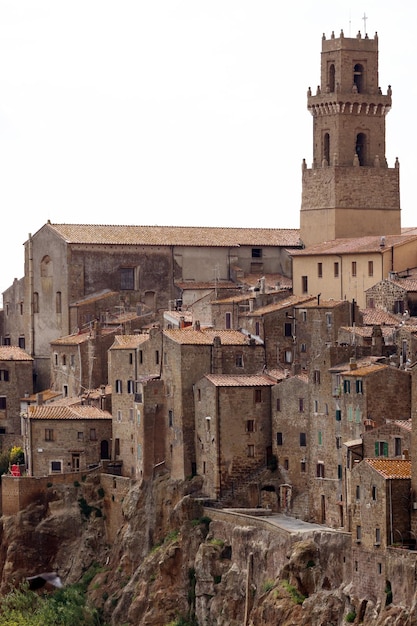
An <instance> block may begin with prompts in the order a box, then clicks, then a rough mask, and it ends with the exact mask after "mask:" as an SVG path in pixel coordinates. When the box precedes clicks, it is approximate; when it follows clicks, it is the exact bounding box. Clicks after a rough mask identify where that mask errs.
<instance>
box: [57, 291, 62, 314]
mask: <svg viewBox="0 0 417 626" xmlns="http://www.w3.org/2000/svg"><path fill="white" fill-rule="evenodd" d="M55 311H56V313H62V298H61V292H60V291H57V292H56V294H55Z"/></svg>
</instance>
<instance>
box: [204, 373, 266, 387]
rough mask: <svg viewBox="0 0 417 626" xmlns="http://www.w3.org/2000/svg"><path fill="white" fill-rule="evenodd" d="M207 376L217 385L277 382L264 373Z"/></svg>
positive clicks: (260, 385)
mask: <svg viewBox="0 0 417 626" xmlns="http://www.w3.org/2000/svg"><path fill="white" fill-rule="evenodd" d="M205 378H207V380H209V381H210V382H211V383H213V385H215V386H216V387H271V386H272V385H274V384H275V383H274V381H273V380H272V379H271V378H269V377H268V376H264V375H262V374H246V375H245V374H241V375H231V374H207V375H206V376H205Z"/></svg>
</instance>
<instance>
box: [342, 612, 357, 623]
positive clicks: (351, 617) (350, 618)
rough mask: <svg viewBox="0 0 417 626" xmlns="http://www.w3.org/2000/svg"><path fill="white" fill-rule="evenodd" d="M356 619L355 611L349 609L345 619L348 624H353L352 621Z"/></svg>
mask: <svg viewBox="0 0 417 626" xmlns="http://www.w3.org/2000/svg"><path fill="white" fill-rule="evenodd" d="M355 619H356V612H355V611H349V613H348V614H347V615H346V617H345V620H346V621H347V622H348V623H349V624H353V622H354V621H355Z"/></svg>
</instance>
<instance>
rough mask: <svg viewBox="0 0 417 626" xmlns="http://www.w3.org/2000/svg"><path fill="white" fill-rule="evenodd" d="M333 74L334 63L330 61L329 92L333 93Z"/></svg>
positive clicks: (334, 72)
mask: <svg viewBox="0 0 417 626" xmlns="http://www.w3.org/2000/svg"><path fill="white" fill-rule="evenodd" d="M335 74H336V70H335V69H334V64H333V63H332V64H331V65H330V67H329V89H330V93H333V92H334V90H335V84H336V83H335Z"/></svg>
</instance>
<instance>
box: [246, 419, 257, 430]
mask: <svg viewBox="0 0 417 626" xmlns="http://www.w3.org/2000/svg"><path fill="white" fill-rule="evenodd" d="M246 432H247V433H254V432H255V420H246Z"/></svg>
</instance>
